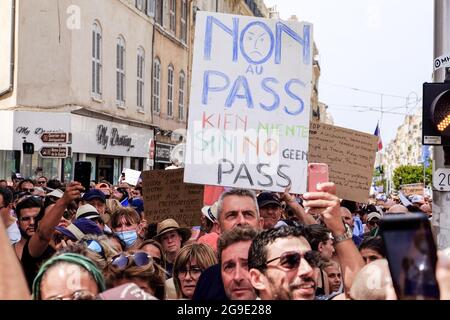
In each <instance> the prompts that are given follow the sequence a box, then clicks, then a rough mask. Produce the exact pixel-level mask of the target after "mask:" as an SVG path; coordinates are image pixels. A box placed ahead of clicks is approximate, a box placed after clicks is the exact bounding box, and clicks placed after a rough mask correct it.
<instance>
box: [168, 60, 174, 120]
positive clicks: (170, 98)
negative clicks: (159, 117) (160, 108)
mask: <svg viewBox="0 0 450 320" xmlns="http://www.w3.org/2000/svg"><path fill="white" fill-rule="evenodd" d="M167 115H168V116H169V117H172V116H173V66H172V65H170V66H169V70H168V73H167Z"/></svg>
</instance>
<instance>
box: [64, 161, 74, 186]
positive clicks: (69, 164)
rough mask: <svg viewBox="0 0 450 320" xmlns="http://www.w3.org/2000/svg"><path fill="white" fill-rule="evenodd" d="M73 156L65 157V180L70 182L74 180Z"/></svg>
mask: <svg viewBox="0 0 450 320" xmlns="http://www.w3.org/2000/svg"><path fill="white" fill-rule="evenodd" d="M72 172H73V158H66V159H64V181H65V182H70V181H72V180H73V175H72Z"/></svg>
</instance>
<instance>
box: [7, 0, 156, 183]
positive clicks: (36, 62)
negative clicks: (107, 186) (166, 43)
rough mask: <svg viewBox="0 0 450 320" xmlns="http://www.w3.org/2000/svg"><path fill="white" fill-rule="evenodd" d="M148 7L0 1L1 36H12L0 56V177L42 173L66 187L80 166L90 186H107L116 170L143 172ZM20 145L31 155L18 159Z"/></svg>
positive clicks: (148, 135)
mask: <svg viewBox="0 0 450 320" xmlns="http://www.w3.org/2000/svg"><path fill="white" fill-rule="evenodd" d="M150 2H151V1H149V3H150ZM147 4H148V3H147V1H135V0H97V1H85V0H70V1H69V0H60V1H53V0H41V1H38V2H36V1H27V0H5V1H2V4H1V6H2V7H1V10H0V14H1V16H0V21H2V23H4V24H5V25H9V26H11V28H10V30H8V28H2V29H0V32H1V33H2V35H1V36H0V38H2V39H6V38H8V39H11V41H10V42H9V43H8V45H9V48H8V47H5V48H4V47H2V50H5V51H9V49H10V52H12V54H11V56H10V57H9V58H10V60H9V61H7V63H5V61H4V59H2V61H1V63H2V67H1V69H0V83H2V84H3V83H7V82H8V81H5V79H7V80H10V86H9V87H8V88H7V90H0V92H1V96H0V128H1V129H0V131H1V132H2V139H1V141H0V178H9V177H10V176H11V173H12V172H21V173H22V175H23V176H26V177H33V176H35V174H36V172H38V171H40V170H42V174H43V175H45V176H47V177H49V178H59V179H63V180H70V179H71V178H72V174H73V163H74V161H89V162H91V163H92V165H93V168H94V170H93V171H92V175H91V178H92V180H100V179H106V180H108V181H110V182H116V181H117V180H118V179H119V176H120V173H121V171H122V169H123V168H134V169H137V170H142V169H143V168H144V167H145V165H146V159H147V158H148V142H149V140H150V139H152V138H153V135H154V126H153V124H152V123H153V119H152V112H151V95H150V94H149V93H150V92H151V88H150V84H151V72H150V71H151V67H150V68H149V67H148V65H150V66H151V63H149V64H148V65H147V61H152V55H153V52H152V49H153V48H152V44H153V33H152V32H151V30H153V18H152V15H153V13H152V12H150V9H151V6H150V5H147ZM49 133H51V134H50V136H52V137H53V138H50V139H48V137H49V135H48V134H49ZM57 133H61V135H59V138H58V139H56V138H55V134H57ZM44 134H46V135H44ZM43 135H44V137H47V138H44V137H43ZM62 137H65V138H64V139H63V138H62ZM52 139H54V140H52ZM23 141H27V142H32V143H34V146H35V148H34V153H33V154H31V155H24V154H23V152H22V142H23Z"/></svg>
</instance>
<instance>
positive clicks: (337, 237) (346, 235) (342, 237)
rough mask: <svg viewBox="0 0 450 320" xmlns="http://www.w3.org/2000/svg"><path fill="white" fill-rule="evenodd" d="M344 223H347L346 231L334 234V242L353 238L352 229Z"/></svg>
mask: <svg viewBox="0 0 450 320" xmlns="http://www.w3.org/2000/svg"><path fill="white" fill-rule="evenodd" d="M344 225H345V233H344V234H340V235H335V234H333V238H334V244H336V243H339V242H342V241H345V240H348V239H352V238H353V232H352V229H351V228H350V227H349V226H348V225H347V224H344Z"/></svg>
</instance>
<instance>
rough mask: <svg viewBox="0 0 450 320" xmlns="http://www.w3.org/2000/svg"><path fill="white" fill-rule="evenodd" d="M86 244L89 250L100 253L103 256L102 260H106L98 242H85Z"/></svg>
mask: <svg viewBox="0 0 450 320" xmlns="http://www.w3.org/2000/svg"><path fill="white" fill-rule="evenodd" d="M84 243H86V246H87V248H88V249H89V250H91V251H94V252H96V253H98V254H99V255H100V256H102V258H104V259H106V256H105V251H104V250H103V247H102V246H101V244H100V243H99V242H98V241H97V240H85V241H84Z"/></svg>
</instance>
